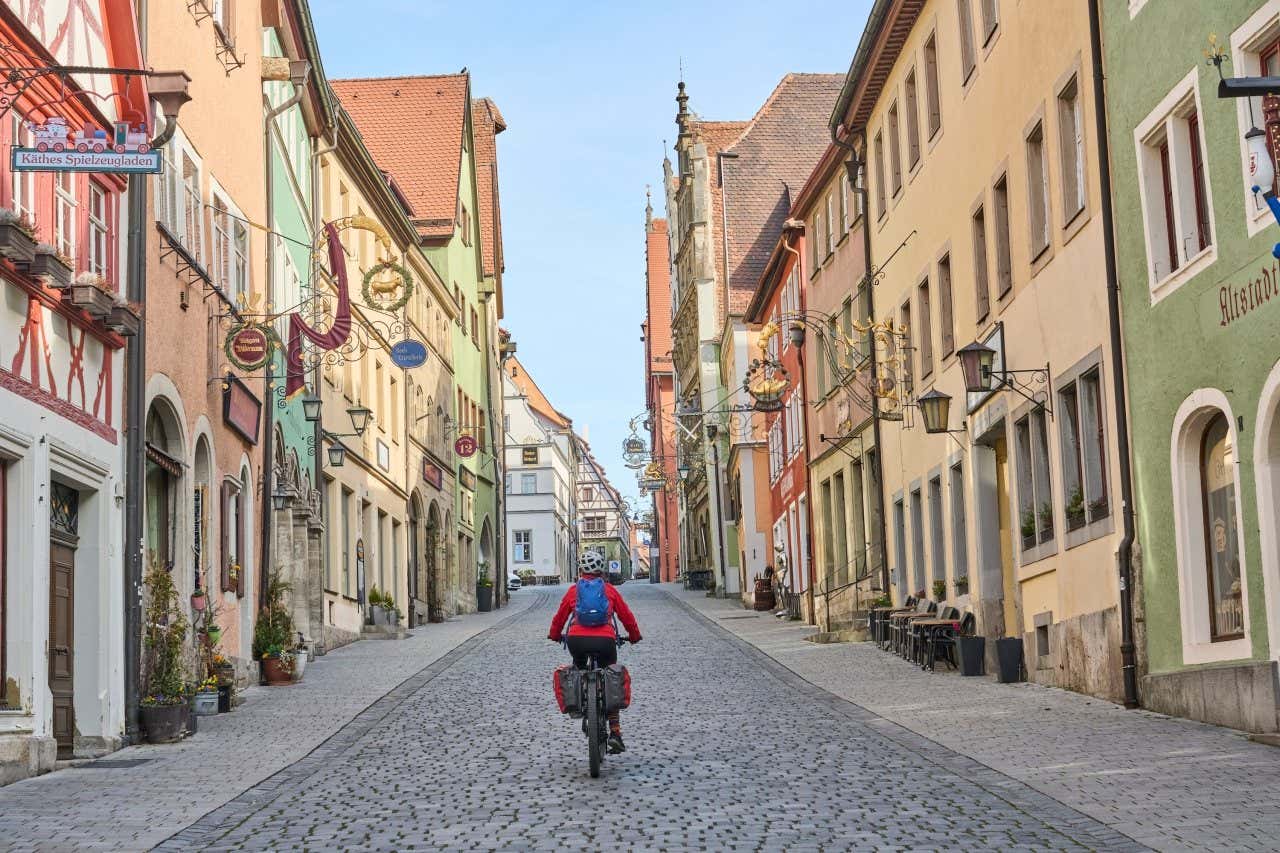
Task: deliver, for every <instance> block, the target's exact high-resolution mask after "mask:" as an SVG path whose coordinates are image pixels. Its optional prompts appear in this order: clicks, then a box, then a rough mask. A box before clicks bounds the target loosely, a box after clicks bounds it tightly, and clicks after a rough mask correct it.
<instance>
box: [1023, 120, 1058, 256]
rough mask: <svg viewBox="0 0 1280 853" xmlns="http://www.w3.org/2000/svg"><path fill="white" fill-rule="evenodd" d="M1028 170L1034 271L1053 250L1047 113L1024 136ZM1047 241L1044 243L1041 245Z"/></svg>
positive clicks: (1029, 222)
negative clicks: (1045, 118)
mask: <svg viewBox="0 0 1280 853" xmlns="http://www.w3.org/2000/svg"><path fill="white" fill-rule="evenodd" d="M1023 145H1024V148H1025V151H1026V169H1027V237H1028V240H1029V242H1028V250H1029V253H1030V257H1031V264H1032V269H1033V270H1035V268H1036V267H1037V265H1038V264H1039V263H1042V262H1043V261H1042V259H1043V258H1044V256H1045V254H1046V252H1048V251H1049V250H1050V249H1051V248H1052V247H1053V202H1052V199H1051V195H1052V189H1051V188H1050V186H1049V151H1048V148H1049V143H1048V140H1047V139H1046V138H1045V121H1044V115H1043V110H1041V111H1040V112H1038V113H1037V115H1036V117H1035V118H1034V119H1032V121H1031V122H1030V123H1029V125H1028V127H1027V130H1026V132H1025V133H1024V134H1023ZM1039 240H1043V243H1041V242H1039Z"/></svg>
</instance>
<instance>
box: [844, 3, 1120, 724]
mask: <svg viewBox="0 0 1280 853" xmlns="http://www.w3.org/2000/svg"><path fill="white" fill-rule="evenodd" d="M1050 6H1051V7H1052V8H1050ZM1091 68H1092V64H1091V50H1090V39H1089V15H1088V5H1087V4H1081V3H1066V2H1063V3H1052V4H1036V5H1035V7H1034V8H1032V7H1030V6H1027V5H1025V4H1024V5H1017V4H1009V3H1001V4H995V3H978V2H972V3H971V2H969V0H960V2H931V3H909V4H901V3H890V2H880V3H877V4H876V5H875V7H874V9H873V11H872V14H871V16H870V18H869V22H868V27H867V30H866V32H865V33H864V36H863V39H862V43H861V45H860V46H859V50H858V53H857V55H856V56H855V58H854V61H853V65H852V66H851V68H850V72H849V75H848V79H847V81H846V84H845V88H844V91H843V92H842V93H841V96H840V99H839V101H838V104H837V108H836V110H835V111H834V113H833V115H832V120H831V122H832V130H833V132H834V133H837V134H840V135H841V136H842V137H843V138H845V139H846V140H849V141H852V140H854V139H864V138H865V140H867V141H868V144H867V149H866V150H867V158H866V160H867V169H868V178H867V180H866V184H865V185H866V186H867V187H868V191H869V194H870V201H869V210H868V217H867V218H868V224H867V226H866V227H867V228H868V229H869V231H870V236H871V240H870V243H871V258H872V261H871V264H872V267H873V268H874V270H875V271H874V278H875V280H876V282H877V284H876V286H875V290H876V294H875V300H876V305H875V310H876V317H877V319H878V320H880V321H881V322H882V323H887V322H888V321H890V320H892V321H893V322H894V323H895V324H896V325H897V326H898V327H899V328H900V329H902V330H903V331H904V334H905V339H903V340H901V341H899V346H901V347H903V352H904V360H903V368H904V375H903V376H902V377H901V381H902V385H903V386H905V389H906V391H907V394H906V401H907V402H908V403H909V404H914V403H915V402H916V401H918V400H920V399H922V398H926V397H928V396H929V395H930V393H931V392H936V394H940V395H945V396H946V397H947V398H949V400H950V401H952V405H951V409H952V412H953V414H955V415H956V416H955V417H953V418H952V421H953V423H952V424H949V425H947V426H948V427H949V428H951V429H956V430H960V431H961V432H959V433H956V434H955V435H953V436H952V437H950V438H949V437H948V436H946V435H938V434H927V433H926V432H925V430H924V428H923V427H924V423H923V419H922V417H921V412H920V409H919V408H918V406H917V405H909V406H908V408H907V411H906V412H905V417H904V419H903V420H902V421H900V422H898V423H896V424H888V423H885V424H882V429H881V434H880V441H879V442H878V448H877V449H878V452H879V454H880V462H881V465H882V467H883V470H884V472H885V476H884V480H885V483H884V491H885V497H886V500H887V502H888V503H889V504H890V505H891V506H892V518H891V525H890V527H891V530H892V535H891V538H892V542H893V544H892V552H891V553H892V565H893V568H894V573H893V575H892V582H893V584H894V590H895V600H902V599H903V598H905V596H907V595H909V594H915V595H918V596H920V595H923V596H926V597H929V598H931V599H934V600H939V601H941V602H945V603H948V604H953V605H955V606H958V607H961V608H962V609H965V608H967V609H972V610H973V612H974V613H975V615H976V617H977V622H978V632H979V633H981V634H984V635H985V636H987V637H988V638H994V637H1001V636H1009V637H1021V638H1022V639H1023V647H1024V653H1025V660H1026V667H1027V670H1028V673H1029V675H1030V677H1031V678H1033V679H1034V680H1036V681H1039V682H1042V683H1046V684H1052V685H1056V686H1060V687H1065V688H1069V689H1073V690H1078V691H1082V692H1087V693H1093V694H1095V695H1100V696H1104V697H1108V698H1120V696H1121V694H1122V692H1123V690H1122V684H1121V666H1120V633H1121V632H1120V619H1119V606H1118V604H1119V586H1118V577H1119V575H1118V572H1117V570H1116V560H1115V554H1116V551H1117V547H1118V545H1119V540H1120V537H1121V524H1120V512H1121V506H1120V501H1119V499H1118V498H1117V497H1116V489H1115V481H1116V478H1117V476H1118V474H1117V472H1118V469H1119V466H1120V464H1121V460H1120V458H1119V454H1118V450H1117V442H1116V423H1115V419H1114V411H1115V406H1114V404H1113V402H1114V396H1113V394H1114V388H1113V387H1112V383H1111V371H1112V366H1113V362H1114V359H1116V358H1118V357H1119V356H1120V354H1119V353H1116V352H1113V351H1112V348H1111V339H1110V334H1109V328H1110V327H1109V321H1108V313H1107V301H1106V280H1107V279H1106V271H1105V264H1104V245H1103V244H1104V238H1103V229H1102V218H1101V216H1100V213H1099V211H1100V204H1101V199H1102V192H1103V189H1102V186H1101V181H1100V178H1099V168H1098V162H1099V160H1098V156H1099V155H1098V148H1097V144H1096V141H1097V134H1096V133H1095V123H1094V110H1093V80H1092V76H1091ZM1010 81H1017V83H1016V85H1011V84H1010ZM1049 329H1052V334H1049V333H1046V330H1049ZM970 342H975V343H980V344H983V345H985V346H987V347H989V348H991V349H994V350H995V352H996V355H995V368H994V370H995V371H996V374H997V375H998V380H997V381H996V382H995V384H994V387H993V389H992V390H991V391H989V392H985V393H977V394H970V395H966V387H967V385H966V382H965V380H964V378H963V377H962V375H961V370H960V366H959V358H958V355H957V354H958V352H959V351H960V350H961V349H962V348H963V347H964V346H966V345H967V344H969V343H970ZM1005 370H1008V371H1019V372H1017V373H1012V372H1011V373H1004V372H1003V371H1005ZM1001 379H1003V380H1005V381H1003V382H1002V381H999V380H1001ZM881 390H886V389H881ZM953 439H954V440H953ZM989 647H990V646H989Z"/></svg>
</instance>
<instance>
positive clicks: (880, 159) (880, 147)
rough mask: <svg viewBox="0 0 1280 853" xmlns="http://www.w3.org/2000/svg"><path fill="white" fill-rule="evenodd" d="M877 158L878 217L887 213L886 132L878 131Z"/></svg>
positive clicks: (876, 142)
mask: <svg viewBox="0 0 1280 853" xmlns="http://www.w3.org/2000/svg"><path fill="white" fill-rule="evenodd" d="M875 158H876V217H877V218H880V217H883V216H884V214H885V200H884V196H885V192H884V134H883V133H880V132H877V133H876V141H875Z"/></svg>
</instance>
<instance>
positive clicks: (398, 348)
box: [391, 338, 427, 370]
mask: <svg viewBox="0 0 1280 853" xmlns="http://www.w3.org/2000/svg"><path fill="white" fill-rule="evenodd" d="M391 361H392V362H393V363H394V364H395V365H396V366H397V367H403V368H404V369H405V370H409V369H410V368H414V367H421V366H422V365H423V364H425V363H426V361H427V347H426V344H424V343H422V341H415V340H412V339H408V338H406V339H405V340H403V341H400V342H399V343H397V344H395V345H393V346H392V347H391Z"/></svg>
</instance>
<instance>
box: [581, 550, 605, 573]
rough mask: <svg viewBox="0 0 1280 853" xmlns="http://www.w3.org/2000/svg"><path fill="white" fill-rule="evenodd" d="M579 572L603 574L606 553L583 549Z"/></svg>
mask: <svg viewBox="0 0 1280 853" xmlns="http://www.w3.org/2000/svg"><path fill="white" fill-rule="evenodd" d="M578 574H580V575H602V574H604V555H603V554H601V553H600V552H599V551H590V550H589V551H583V552H582V553H581V554H580V555H579V556H578Z"/></svg>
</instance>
